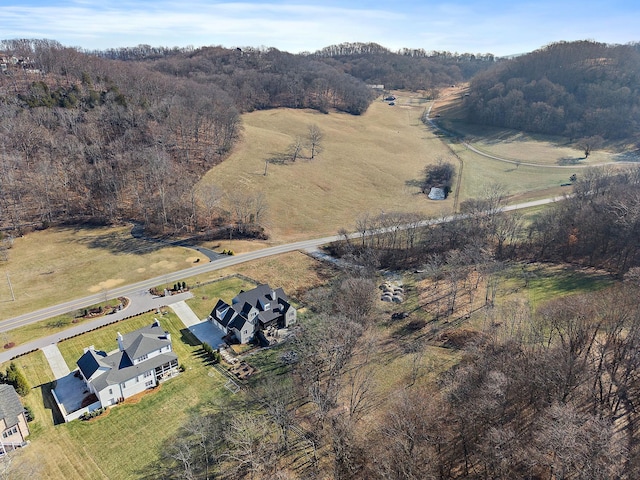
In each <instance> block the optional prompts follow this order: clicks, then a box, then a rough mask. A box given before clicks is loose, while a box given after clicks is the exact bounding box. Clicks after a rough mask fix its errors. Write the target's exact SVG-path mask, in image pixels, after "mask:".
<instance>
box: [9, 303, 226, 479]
mask: <svg viewBox="0 0 640 480" xmlns="http://www.w3.org/2000/svg"><path fill="white" fill-rule="evenodd" d="M159 320H160V323H161V325H162V326H163V328H165V329H166V330H167V331H169V332H170V333H171V335H172V339H173V346H174V351H175V352H176V354H177V355H178V358H179V361H180V363H181V364H182V365H184V366H185V368H186V370H185V372H183V373H181V374H180V375H179V376H178V377H176V378H174V379H172V380H169V381H168V382H165V383H163V384H162V385H161V386H160V387H159V388H158V389H155V390H152V391H150V393H148V394H146V395H144V396H142V397H141V398H140V399H139V403H133V402H131V403H128V402H125V403H124V404H123V405H120V406H118V407H116V408H112V409H111V410H110V411H109V413H108V414H106V415H103V416H101V417H99V418H97V419H96V420H93V421H91V422H81V421H74V422H71V423H68V424H61V425H55V426H54V419H53V410H52V409H51V403H50V401H51V396H50V394H48V393H47V391H48V387H49V386H50V383H49V382H51V379H52V374H51V371H50V370H49V368H48V365H47V362H46V360H45V359H44V355H43V354H42V352H35V353H32V354H29V355H26V356H24V357H20V358H18V359H17V360H16V363H17V364H18V365H19V367H21V368H22V369H23V371H24V372H25V374H26V376H27V378H28V380H29V382H30V383H31V385H33V386H34V387H35V388H34V389H33V390H32V392H31V393H30V394H29V395H28V396H27V398H26V402H27V404H28V405H30V406H31V407H32V408H33V409H34V412H35V415H36V421H35V422H33V423H32V424H31V429H32V435H31V445H30V446H29V448H26V449H24V450H23V451H21V455H20V457H19V458H21V459H24V461H25V462H28V463H33V464H37V465H39V471H38V472H37V475H36V477H37V478H65V479H67V480H76V479H77V480H83V479H86V478H104V479H110V480H113V479H133V478H140V477H141V476H142V474H143V472H144V473H150V472H153V471H154V470H153V469H154V464H155V462H156V460H157V458H158V455H159V452H160V449H161V446H162V444H163V442H164V441H166V440H167V439H169V438H170V437H171V436H172V435H173V434H174V432H175V431H176V430H177V429H178V427H179V426H180V425H181V424H182V423H184V421H185V419H186V418H187V416H188V415H189V413H190V412H191V411H193V409H195V408H196V407H197V406H199V405H201V404H211V403H215V402H216V399H219V398H221V396H224V395H227V394H228V391H227V390H226V389H224V388H223V384H224V382H225V380H224V379H223V378H222V376H220V375H219V374H214V375H213V376H209V375H208V373H209V372H210V371H211V367H210V366H209V365H208V364H207V363H206V362H205V361H204V360H203V359H202V357H201V348H200V346H198V345H196V341H195V339H194V338H193V337H191V335H190V334H189V332H188V331H185V330H184V327H183V325H182V323H181V322H180V320H179V319H177V317H175V315H173V314H172V313H167V314H166V315H162V316H160V317H159ZM152 321H153V315H142V316H140V317H137V318H135V319H131V320H126V321H123V322H120V323H118V325H117V326H111V327H105V328H103V329H100V330H97V331H95V332H90V333H87V334H85V335H82V336H79V337H76V338H74V339H71V340H67V341H65V342H62V343H61V344H60V345H59V347H60V351H61V352H62V354H63V356H64V358H65V360H66V362H67V363H68V364H69V366H70V367H71V368H73V367H74V364H75V361H76V360H77V358H78V355H80V354H82V348H84V347H86V346H88V345H92V344H93V345H95V347H96V348H98V349H105V350H111V349H113V348H117V343H116V332H117V331H118V330H119V331H121V332H122V333H126V332H129V331H132V330H135V329H137V328H139V327H140V326H142V325H146V324H150V323H151V322H152ZM3 367H4V366H3ZM38 385H41V386H40V387H39V386H38Z"/></svg>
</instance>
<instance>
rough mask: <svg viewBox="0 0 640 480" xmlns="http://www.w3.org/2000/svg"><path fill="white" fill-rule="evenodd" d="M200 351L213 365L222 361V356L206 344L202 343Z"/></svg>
mask: <svg viewBox="0 0 640 480" xmlns="http://www.w3.org/2000/svg"><path fill="white" fill-rule="evenodd" d="M202 349H203V350H204V352H205V353H206V354H207V356H208V357H209V359H210V360H211V361H212V362H213V363H220V360H222V355H220V352H218V351H217V350H214V349H213V347H211V345H209V344H208V343H206V342H204V343H203V344H202Z"/></svg>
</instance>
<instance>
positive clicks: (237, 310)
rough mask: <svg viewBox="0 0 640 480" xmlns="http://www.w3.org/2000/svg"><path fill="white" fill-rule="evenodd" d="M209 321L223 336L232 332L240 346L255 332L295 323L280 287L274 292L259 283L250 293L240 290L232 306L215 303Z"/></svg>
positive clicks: (267, 286)
mask: <svg viewBox="0 0 640 480" xmlns="http://www.w3.org/2000/svg"><path fill="white" fill-rule="evenodd" d="M210 318H211V319H212V320H213V321H214V322H216V323H217V324H218V326H219V327H220V328H221V329H222V330H223V331H224V332H225V333H229V332H232V333H233V334H234V335H235V336H236V338H237V339H238V341H239V342H240V343H246V342H248V341H249V340H250V339H251V338H253V336H254V334H255V332H256V331H257V330H264V329H267V328H271V327H277V328H279V327H287V326H289V325H290V324H292V323H295V320H296V311H295V308H293V307H292V306H291V304H290V303H289V301H288V298H287V296H286V295H285V293H284V290H283V289H282V288H278V289H276V290H274V289H272V288H271V287H270V286H269V285H268V284H262V285H258V286H257V287H256V288H254V289H252V290H248V291H244V290H241V291H240V293H238V295H236V296H235V297H234V298H233V300H232V301H231V305H228V304H227V303H225V302H224V301H222V300H218V303H217V304H216V306H215V307H214V309H213V310H212V312H211V315H210Z"/></svg>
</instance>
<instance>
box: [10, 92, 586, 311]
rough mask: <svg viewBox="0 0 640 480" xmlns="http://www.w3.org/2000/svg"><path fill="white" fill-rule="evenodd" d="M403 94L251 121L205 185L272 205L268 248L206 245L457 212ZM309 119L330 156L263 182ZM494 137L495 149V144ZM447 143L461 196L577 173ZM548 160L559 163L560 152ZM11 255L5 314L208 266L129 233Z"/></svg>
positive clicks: (439, 153)
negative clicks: (428, 172) (361, 106)
mask: <svg viewBox="0 0 640 480" xmlns="http://www.w3.org/2000/svg"><path fill="white" fill-rule="evenodd" d="M460 91H461V90H460ZM396 96H397V98H398V99H397V101H396V106H394V107H391V106H389V105H387V103H386V102H382V101H380V100H378V101H376V102H374V103H373V104H372V105H371V107H370V108H369V110H368V111H367V112H366V113H365V114H364V115H362V116H351V115H347V114H341V113H331V114H329V115H324V114H320V113H318V112H314V111H309V110H304V111H303V110H289V109H278V110H267V111H258V112H252V113H249V114H246V115H244V116H243V122H244V127H245V131H244V139H243V141H242V142H240V144H239V145H238V147H237V149H236V151H235V153H234V154H233V155H232V156H231V157H230V158H229V159H228V160H227V161H225V162H223V163H222V164H220V165H217V166H216V167H214V168H213V169H212V170H211V171H210V172H209V173H208V174H207V175H205V177H204V178H203V179H202V182H205V183H213V184H216V185H219V186H221V187H224V186H226V185H235V186H237V187H236V188H241V189H244V190H247V191H251V192H263V193H264V194H265V196H266V198H267V202H268V205H269V208H268V215H267V216H268V218H267V222H266V223H267V229H268V232H269V233H270V235H271V238H270V240H269V241H268V242H240V241H235V240H234V241H219V242H212V243H211V244H210V246H213V247H216V249H217V250H222V249H224V248H230V249H232V250H234V251H235V252H236V253H243V252H246V251H250V250H255V249H256V248H261V247H263V246H268V245H272V244H274V243H282V242H286V241H294V240H299V239H303V238H309V237H315V236H322V235H331V234H335V233H336V232H337V231H338V230H339V229H341V228H346V229H347V230H353V229H354V228H355V221H356V219H357V218H358V217H359V216H360V215H362V214H363V213H373V214H377V213H380V212H382V211H386V212H390V211H411V212H419V213H422V214H424V215H425V216H439V215H441V214H445V213H450V212H451V210H452V208H453V198H452V197H451V198H449V199H448V200H446V201H443V202H433V201H430V200H428V199H427V198H426V197H425V196H424V195H422V194H421V193H420V192H419V188H418V186H417V184H418V181H419V180H420V177H421V172H422V170H423V168H424V167H425V165H427V164H432V163H434V162H436V161H437V160H438V159H439V158H449V159H452V158H453V157H452V155H451V151H450V150H449V147H448V146H447V144H445V143H444V142H443V141H441V139H440V138H438V137H436V136H435V135H434V134H433V133H432V132H430V131H429V129H427V128H426V127H425V126H424V125H423V124H422V123H421V122H420V116H421V114H422V113H423V111H424V108H425V106H426V105H427V104H428V102H427V101H426V100H425V99H424V97H423V96H421V95H420V94H414V93H405V92H398V93H396ZM439 102H440V101H439ZM443 111H444V110H443ZM311 124H316V125H318V126H319V128H320V129H321V130H322V131H323V132H324V142H323V143H324V145H323V146H324V150H323V152H322V153H320V154H319V155H318V156H317V157H316V158H315V159H314V160H309V159H305V158H302V159H300V160H298V161H297V162H295V163H294V164H291V163H287V164H270V165H269V168H268V174H267V175H266V176H265V175H264V167H265V161H266V160H268V159H271V158H275V157H278V156H281V155H282V154H283V153H284V152H285V151H286V148H287V146H288V145H289V144H290V143H291V142H292V141H293V139H294V138H295V137H296V136H304V135H305V134H306V132H307V128H308V126H309V125H311ZM487 142H489V143H490V142H494V143H495V145H499V144H500V139H499V138H498V137H495V138H494V139H493V140H491V139H489V140H487ZM506 143H508V144H510V145H517V150H519V151H520V150H522V151H524V150H526V148H529V149H538V153H536V155H538V154H539V153H540V152H542V151H543V150H545V149H550V150H554V147H553V145H552V144H551V143H548V142H547V143H545V142H537V141H534V139H532V140H531V141H524V139H520V138H519V139H513V138H512V139H511V140H509V139H508V138H507V141H506ZM543 144H544V145H543ZM492 145H493V144H492ZM527 145H528V146H527ZM452 148H453V149H454V150H455V151H456V152H457V153H459V155H460V157H461V158H462V160H463V162H464V169H463V173H462V181H461V192H460V200H464V199H465V198H470V197H477V196H480V195H482V194H483V192H484V190H485V188H486V186H487V185H488V184H491V183H500V184H503V185H505V186H506V190H507V191H508V192H509V194H511V195H525V194H528V193H529V192H538V193H537V195H536V194H533V195H531V196H532V197H537V198H541V197H542V196H545V195H547V194H548V193H549V192H551V191H554V192H555V191H557V189H558V188H559V185H560V184H561V183H564V182H566V181H567V180H568V177H569V175H570V174H571V173H572V172H571V170H564V169H544V168H535V167H527V166H524V165H520V166H518V167H516V166H514V165H513V164H507V163H503V162H499V161H495V160H490V159H487V158H484V157H482V156H480V155H477V154H474V153H471V152H468V151H466V150H465V149H464V147H462V146H460V145H452ZM492 148H493V146H492ZM496 148H510V147H504V146H499V147H496ZM540 155H542V154H541V153H540ZM540 155H538V156H540ZM549 155H550V156H549V158H552V157H553V155H556V154H555V153H554V154H553V155H552V154H551V153H550V154H549ZM595 155H596V154H595V153H594V158H596V157H595ZM542 156H543V155H542ZM549 161H550V162H552V160H549ZM454 163H457V161H455V160H454ZM9 255H10V259H9V261H8V262H7V263H3V264H2V265H1V268H0V304H1V305H2V312H1V313H0V319H2V318H10V317H12V316H15V315H19V314H21V313H25V312H27V311H33V310H35V309H38V308H42V307H45V306H48V305H52V304H55V303H59V302H61V301H64V300H70V299H73V298H78V297H82V296H85V295H88V294H90V293H95V292H101V291H104V292H105V294H108V290H109V289H110V288H113V287H115V286H119V285H125V284H129V283H133V282H136V281H139V280H143V279H145V278H149V277H152V276H156V275H161V274H162V273H165V272H170V271H175V270H178V269H180V268H184V267H185V266H188V265H191V264H193V261H195V260H196V259H197V258H200V259H201V260H206V259H205V258H204V257H201V256H200V257H198V254H197V253H196V252H194V251H193V250H188V249H184V248H162V249H158V245H156V244H152V243H149V242H145V241H140V240H135V239H132V238H131V236H130V235H129V228H128V227H120V228H94V229H49V230H46V231H42V232H34V233H30V234H28V235H26V236H25V237H24V238H18V239H16V242H15V245H14V247H13V249H12V250H10V252H9ZM256 265H259V267H250V266H243V267H240V268H238V269H234V270H233V272H235V271H241V270H248V273H247V275H248V276H251V277H253V278H256V277H257V275H256V274H254V271H255V270H256V269H257V268H260V269H261V268H263V267H264V266H265V265H264V264H260V263H257V264H256ZM268 267H269V266H268ZM303 270H304V269H303ZM233 272H231V273H233ZM7 273H9V274H10V279H11V284H12V286H13V288H14V292H15V296H16V301H11V293H10V290H9V285H8V282H6V281H4V278H5V277H6V274H7ZM227 273H229V272H225V273H224V274H225V275H226V274H227ZM298 274H300V275H302V273H300V272H298V273H297V274H296V275H281V276H282V277H283V278H282V279H281V280H280V279H276V281H272V283H278V284H281V285H283V286H285V288H288V290H292V289H295V288H297V287H296V285H295V284H296V283H297V281H298V277H297V275H298ZM258 275H259V273H258ZM215 276H219V275H214V277H215ZM266 280H268V279H265V281H266Z"/></svg>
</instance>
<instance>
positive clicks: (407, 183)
mask: <svg viewBox="0 0 640 480" xmlns="http://www.w3.org/2000/svg"><path fill="white" fill-rule="evenodd" d="M404 184H405V186H407V187H414V188H421V187H422V181H421V180H419V179H417V178H410V179H409V180H405V182H404Z"/></svg>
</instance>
